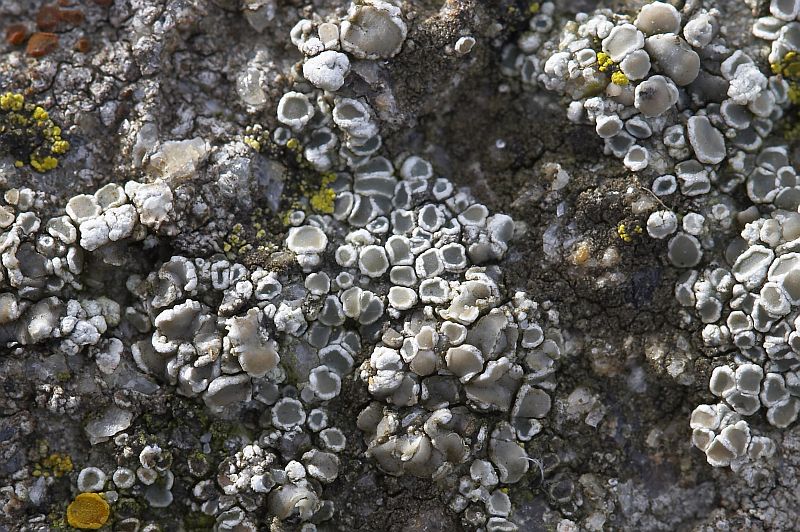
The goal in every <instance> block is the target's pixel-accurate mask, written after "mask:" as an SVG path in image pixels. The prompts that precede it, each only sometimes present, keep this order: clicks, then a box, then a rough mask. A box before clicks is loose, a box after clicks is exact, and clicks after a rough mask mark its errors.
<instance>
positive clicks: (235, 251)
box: [222, 224, 253, 260]
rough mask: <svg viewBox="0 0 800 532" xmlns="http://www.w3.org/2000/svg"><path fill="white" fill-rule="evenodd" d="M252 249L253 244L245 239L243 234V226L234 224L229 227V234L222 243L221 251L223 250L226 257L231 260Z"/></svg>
mask: <svg viewBox="0 0 800 532" xmlns="http://www.w3.org/2000/svg"><path fill="white" fill-rule="evenodd" d="M251 249H253V245H252V244H251V243H249V242H248V241H247V238H246V237H245V236H244V227H243V226H242V224H236V225H234V226H233V227H232V228H231V232H230V234H229V235H228V236H227V238H226V239H225V241H224V242H223V243H222V251H224V252H225V254H226V255H227V257H228V258H229V259H231V260H234V259H236V258H237V257H238V256H239V255H242V254H244V253H246V252H248V251H250V250H251Z"/></svg>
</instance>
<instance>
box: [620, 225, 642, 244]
mask: <svg viewBox="0 0 800 532" xmlns="http://www.w3.org/2000/svg"><path fill="white" fill-rule="evenodd" d="M641 234H642V227H641V226H640V225H635V226H633V227H628V226H626V225H625V224H622V223H621V224H619V225H618V226H617V236H619V238H620V239H621V240H622V241H623V242H625V243H626V244H628V243H631V242H633V237H634V236H637V235H641Z"/></svg>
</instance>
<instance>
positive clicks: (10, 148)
mask: <svg viewBox="0 0 800 532" xmlns="http://www.w3.org/2000/svg"><path fill="white" fill-rule="evenodd" d="M69 148H70V145H69V142H67V141H66V140H64V139H63V138H61V128H60V127H58V126H57V125H56V124H55V123H53V121H52V119H51V118H50V113H48V112H47V111H46V110H45V109H44V108H42V107H40V106H38V105H34V104H32V103H26V102H25V97H24V96H23V95H22V94H19V93H13V92H6V93H4V94H2V95H0V156H2V155H11V156H13V157H14V160H15V163H14V165H15V166H16V167H17V168H21V167H22V166H24V164H25V162H26V161H27V162H28V163H29V164H30V165H31V166H32V167H33V168H34V169H35V170H36V171H37V172H47V171H48V170H52V169H54V168H56V167H57V166H58V159H57V158H56V157H54V155H63V154H65V153H66V152H67V151H68V150H69Z"/></svg>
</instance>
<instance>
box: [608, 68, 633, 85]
mask: <svg viewBox="0 0 800 532" xmlns="http://www.w3.org/2000/svg"><path fill="white" fill-rule="evenodd" d="M611 82H612V83H615V84H617V85H627V84H628V83H630V82H629V81H628V76H626V75H625V74H623V73H622V72H621V71H619V70H617V71H616V72H614V73H613V74H611Z"/></svg>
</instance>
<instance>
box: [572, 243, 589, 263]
mask: <svg viewBox="0 0 800 532" xmlns="http://www.w3.org/2000/svg"><path fill="white" fill-rule="evenodd" d="M591 258H592V246H591V245H590V244H589V242H586V241H584V242H580V243H579V244H578V245H577V246H575V249H574V250H573V252H572V263H573V264H574V265H575V266H583V265H584V264H586V263H587V262H589V259H591Z"/></svg>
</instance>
